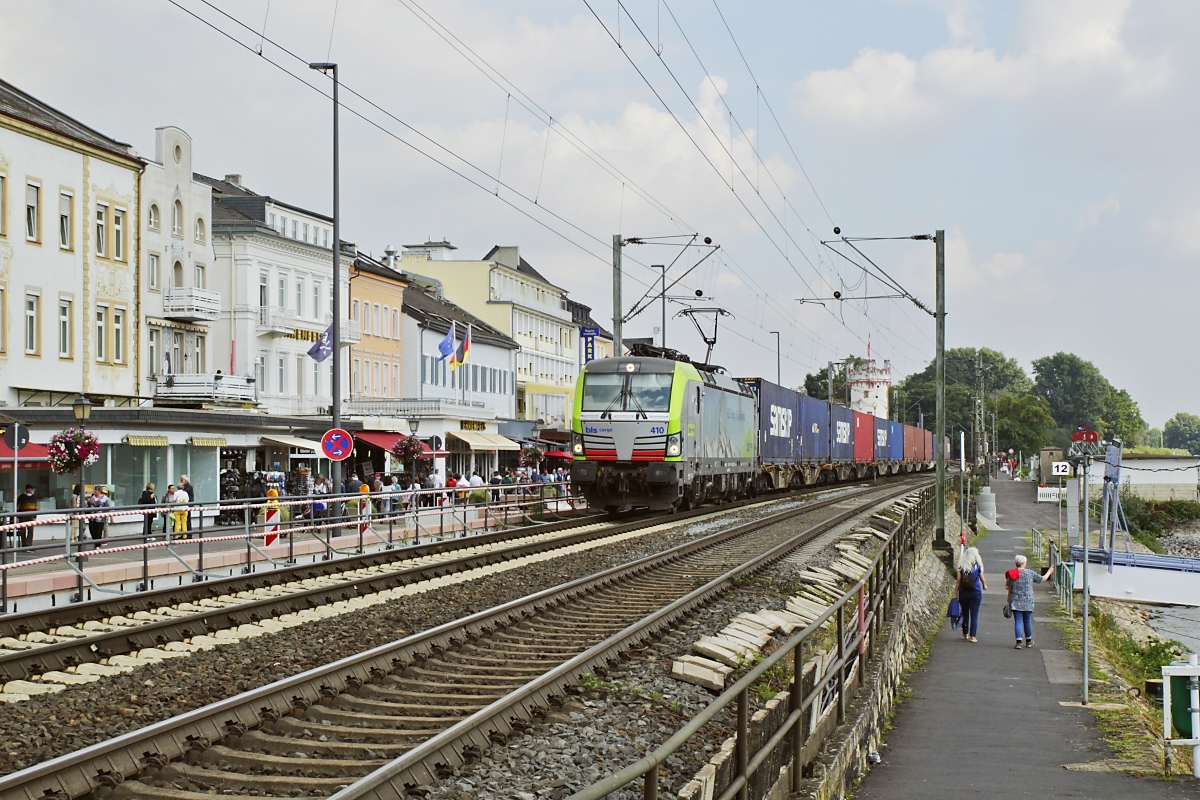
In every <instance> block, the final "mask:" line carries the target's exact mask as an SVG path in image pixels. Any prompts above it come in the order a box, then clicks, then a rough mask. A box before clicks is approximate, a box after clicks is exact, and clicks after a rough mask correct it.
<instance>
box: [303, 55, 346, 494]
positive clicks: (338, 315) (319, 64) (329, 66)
mask: <svg viewBox="0 0 1200 800" xmlns="http://www.w3.org/2000/svg"><path fill="white" fill-rule="evenodd" d="M308 68H309V69H315V70H317V71H319V72H324V73H326V74H329V75H331V76H332V77H333V320H332V321H331V323H330V329H331V333H330V337H329V338H330V344H331V345H332V346H333V379H332V380H331V381H330V389H331V391H332V393H333V404H332V406H331V408H330V410H331V411H332V413H333V427H335V428H340V427H342V330H341V328H342V285H341V279H340V276H339V273H340V272H341V269H340V267H341V257H342V239H341V235H342V233H341V215H340V214H339V212H338V200H339V190H340V189H339V179H338V70H337V64H334V63H331V62H328V61H315V62H313V63H311V64H309V65H308ZM329 477H330V480H332V481H333V486H334V488H335V489H337V488H338V487H340V486H341V485H342V462H340V461H333V462H331V463H330V465H329Z"/></svg>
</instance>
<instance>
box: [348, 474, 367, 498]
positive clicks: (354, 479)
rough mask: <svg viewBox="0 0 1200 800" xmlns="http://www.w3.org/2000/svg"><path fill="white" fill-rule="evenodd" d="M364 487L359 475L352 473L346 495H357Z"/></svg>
mask: <svg viewBox="0 0 1200 800" xmlns="http://www.w3.org/2000/svg"><path fill="white" fill-rule="evenodd" d="M362 485H363V484H362V481H360V480H359V479H358V473H357V472H352V473H350V480H348V481H346V488H345V489H344V491H345V492H346V494H357V493H358V490H359V489H360V488H361V487H362Z"/></svg>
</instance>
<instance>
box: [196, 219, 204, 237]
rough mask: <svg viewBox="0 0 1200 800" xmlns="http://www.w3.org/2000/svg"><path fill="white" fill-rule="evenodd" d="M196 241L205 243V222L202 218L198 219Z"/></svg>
mask: <svg viewBox="0 0 1200 800" xmlns="http://www.w3.org/2000/svg"><path fill="white" fill-rule="evenodd" d="M196 241H197V242H200V243H201V244H203V243H204V220H203V219H202V218H200V217H196Z"/></svg>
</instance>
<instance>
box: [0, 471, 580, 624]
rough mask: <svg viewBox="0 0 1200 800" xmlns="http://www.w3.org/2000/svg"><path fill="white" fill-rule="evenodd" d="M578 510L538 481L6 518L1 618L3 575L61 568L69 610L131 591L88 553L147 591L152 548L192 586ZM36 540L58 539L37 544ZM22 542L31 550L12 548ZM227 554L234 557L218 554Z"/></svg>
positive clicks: (0, 551)
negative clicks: (236, 572)
mask: <svg viewBox="0 0 1200 800" xmlns="http://www.w3.org/2000/svg"><path fill="white" fill-rule="evenodd" d="M582 508H586V503H585V501H584V499H583V497H582V496H581V495H575V494H572V493H571V489H570V485H569V484H568V483H540V482H539V483H521V484H511V485H501V486H486V487H482V488H481V487H474V488H467V487H464V488H462V489H458V488H452V489H445V488H442V489H416V490H413V489H409V490H401V491H382V492H354V493H347V494H337V495H322V494H315V495H304V496H292V497H278V498H262V497H259V498H247V499H241V500H227V501H220V502H193V503H168V504H157V505H135V506H122V507H113V508H86V507H85V508H66V509H59V510H56V511H39V512H22V513H20V514H10V515H8V516H7V518H6V519H7V520H8V521H7V522H3V523H0V613H7V612H8V611H9V610H10V608H9V605H10V592H9V583H10V578H11V577H12V576H16V575H19V574H21V573H22V571H25V572H26V573H29V572H37V573H38V574H39V575H42V576H44V575H45V574H46V570H47V569H52V568H53V567H55V566H61V568H62V571H64V572H68V573H73V574H74V577H75V588H74V594H73V595H71V597H70V598H69V600H70V602H83V601H85V600H88V599H90V597H89V594H90V593H101V594H113V595H121V594H130V593H132V592H129V591H125V590H124V589H121V588H114V585H102V584H101V583H100V582H98V580H97V579H96V578H95V577H94V576H93V575H91V574H89V572H90V571H92V568H91V567H90V566H89V560H90V559H91V558H92V557H94V556H112V555H117V554H125V555H127V556H128V557H129V562H130V563H133V562H134V561H136V560H138V559H140V574H139V575H138V577H137V578H133V577H131V578H129V579H127V580H129V581H130V582H132V581H134V580H138V578H140V582H139V583H137V585H136V588H135V589H134V590H133V591H147V590H149V589H151V588H152V586H153V584H152V580H153V579H155V578H158V577H160V575H161V573H155V574H154V575H152V574H151V565H150V554H151V552H152V551H153V552H155V553H160V554H162V555H163V556H165V557H166V558H167V559H169V560H173V561H175V562H177V563H178V565H179V568H177V569H176V570H175V571H174V572H173V573H172V574H173V575H184V576H186V575H189V574H190V576H191V580H192V581H193V582H200V581H205V580H209V579H211V578H217V577H225V576H224V575H220V574H217V573H215V572H213V571H212V569H213V568H214V564H213V562H214V561H219V562H221V563H219V564H218V565H217V567H216V568H220V569H226V570H228V569H240V570H241V572H242V573H243V574H249V573H251V572H253V571H255V569H256V568H257V567H258V566H269V567H273V568H274V567H283V566H289V565H291V564H295V563H296V562H297V555H298V550H303V551H304V552H303V553H302V554H304V555H312V556H313V558H314V559H315V558H318V557H319V558H320V559H321V560H329V559H332V558H334V557H335V556H337V555H342V556H349V555H353V554H358V553H363V552H365V551H366V548H367V547H368V546H378V547H381V548H383V549H392V548H395V547H398V546H401V545H405V544H419V543H420V542H421V541H422V540H430V539H441V538H450V537H454V538H458V537H465V536H469V535H472V534H474V533H487V532H489V531H493V530H499V529H503V528H506V527H519V526H523V525H530V524H535V523H537V522H541V521H552V520H555V519H560V518H561V516H560V515H561V514H563V513H568V512H570V511H574V510H577V509H582ZM218 520H222V522H220V523H218ZM139 525H140V527H141V530H140V532H139V531H137V527H138V526H139ZM118 527H127V528H133V529H134V530H132V531H128V532H123V531H119V530H117V528H118ZM39 531H52V532H54V533H55V534H58V535H57V536H55V538H54V539H52V540H51V541H43V542H36V543H35V542H33V539H34V538H35V537H36V534H37V532H39ZM346 537H349V540H347V538H346ZM335 539H339V541H336V542H335ZM26 540H27V541H29V542H30V543H28V544H25V543H22V542H23V541H26ZM273 545H277V546H275V547H274V549H272V546H273ZM214 548H216V549H214ZM235 551H236V552H238V553H239V557H238V558H237V559H236V560H231V559H230V557H229V556H226V555H224V554H231V553H233V552H235ZM215 553H221V554H222V556H221V557H220V558H219V559H218V558H217V557H216V556H215V555H214V554H215ZM106 562H107V563H106V564H105V565H104V568H105V569H109V568H111V566H112V560H111V559H106ZM98 568H99V567H97V568H96V569H98Z"/></svg>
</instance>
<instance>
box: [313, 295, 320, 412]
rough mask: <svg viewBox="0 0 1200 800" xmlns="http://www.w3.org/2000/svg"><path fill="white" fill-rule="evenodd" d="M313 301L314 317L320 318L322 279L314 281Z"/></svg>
mask: <svg viewBox="0 0 1200 800" xmlns="http://www.w3.org/2000/svg"><path fill="white" fill-rule="evenodd" d="M312 301H313V318H314V319H320V318H321V282H320V281H313V294H312ZM313 386H314V387H315V386H316V384H313ZM313 391H314V392H315V391H316V389H315V388H314V389H313Z"/></svg>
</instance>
